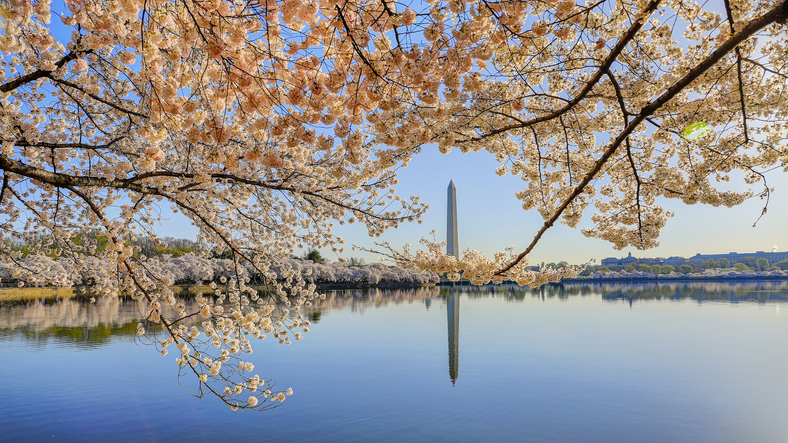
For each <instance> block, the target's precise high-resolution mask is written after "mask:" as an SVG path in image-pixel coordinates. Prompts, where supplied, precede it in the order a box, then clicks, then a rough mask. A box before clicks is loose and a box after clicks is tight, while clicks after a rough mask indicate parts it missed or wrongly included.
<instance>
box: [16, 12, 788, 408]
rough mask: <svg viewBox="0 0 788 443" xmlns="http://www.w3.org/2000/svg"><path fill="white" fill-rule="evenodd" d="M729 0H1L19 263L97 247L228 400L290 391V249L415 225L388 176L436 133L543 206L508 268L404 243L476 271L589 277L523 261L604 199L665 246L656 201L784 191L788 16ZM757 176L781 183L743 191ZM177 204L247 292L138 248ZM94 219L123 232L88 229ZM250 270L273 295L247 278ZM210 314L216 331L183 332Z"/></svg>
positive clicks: (171, 341) (611, 215) (241, 403)
mask: <svg viewBox="0 0 788 443" xmlns="http://www.w3.org/2000/svg"><path fill="white" fill-rule="evenodd" d="M717 6H718V9H716V10H714V9H710V8H709V7H708V5H700V4H698V3H696V2H694V1H684V0H648V1H646V0H619V1H612V0H596V1H593V0H591V1H588V2H586V3H585V4H582V5H580V4H577V3H576V2H575V1H574V0H543V1H539V0H532V1H517V0H511V1H507V0H503V1H499V0H496V1H491V0H468V1H463V0H450V1H438V0H425V1H412V2H395V1H390V0H352V1H347V0H267V1H260V0H233V1H230V0H145V1H143V0H123V1H119V0H109V1H104V0H102V1H98V0H65V1H64V6H63V8H62V10H53V9H52V7H51V4H50V1H49V0H32V1H31V0H2V1H0V20H2V26H3V33H2V35H0V51H2V53H3V58H2V69H0V94H2V96H0V109H2V111H0V141H1V142H2V148H1V149H0V169H1V170H2V173H3V176H2V185H0V214H2V215H0V233H2V234H1V235H2V240H1V241H0V248H2V251H1V253H0V256H2V259H3V261H5V262H7V263H8V264H10V265H11V266H22V263H21V260H22V259H23V258H27V257H23V256H22V254H21V252H20V251H18V250H16V249H14V248H13V246H12V245H13V244H14V242H17V241H19V240H20V239H23V240H26V241H27V240H30V241H27V243H28V244H34V243H35V244H36V245H37V246H36V248H37V249H36V250H35V251H28V253H33V254H38V255H39V256H50V255H54V256H59V257H60V260H61V261H66V262H68V263H71V264H72V266H76V267H79V266H81V265H79V263H84V262H85V258H86V257H97V258H98V259H99V260H100V261H101V262H103V263H107V264H108V265H107V266H109V269H111V270H112V276H113V278H112V279H111V280H112V282H108V281H107V279H104V278H102V279H100V281H104V282H106V283H105V287H104V288H99V290H102V289H103V290H102V292H103V293H105V294H108V295H112V294H118V293H129V294H132V295H133V296H134V297H139V298H142V299H144V300H146V301H147V303H148V307H147V309H148V316H147V323H150V324H155V325H158V326H159V327H161V328H163V329H164V330H165V331H166V333H167V334H168V336H169V337H168V338H167V339H165V340H163V341H162V342H161V343H160V346H161V347H163V348H164V349H163V350H162V352H163V353H166V351H167V347H168V346H170V345H175V346H176V347H177V348H178V351H179V354H180V356H179V357H178V359H177V362H178V364H179V365H181V367H182V368H184V369H185V370H186V371H191V372H193V373H194V375H195V376H197V377H198V379H199V380H200V385H199V387H200V388H201V391H200V392H203V391H202V389H205V390H206V392H208V391H210V392H212V393H214V394H216V395H218V396H219V397H221V398H222V399H223V400H224V401H225V402H227V403H228V404H229V405H230V406H231V407H233V408H239V407H240V408H262V407H263V405H270V404H271V399H274V401H279V402H281V401H282V400H284V398H285V397H286V393H284V392H278V393H277V392H274V391H271V390H270V389H269V388H265V389H263V388H262V385H261V382H260V380H259V378H257V379H256V378H254V376H251V375H248V369H249V366H248V365H246V363H245V362H243V361H241V360H240V358H241V357H240V356H241V355H242V354H241V353H242V352H243V351H248V350H251V344H250V343H251V342H250V340H249V338H250V337H260V336H262V335H264V334H267V333H274V334H276V336H277V337H278V338H279V340H280V342H282V343H289V341H290V340H289V337H290V335H288V334H289V333H290V331H291V330H293V329H294V328H299V327H302V328H303V327H305V326H304V325H305V324H306V322H305V321H304V320H303V318H301V317H300V314H295V316H293V315H290V314H292V313H293V312H296V313H297V312H298V311H299V309H300V308H301V307H302V306H303V305H304V304H305V303H307V302H308V301H309V300H310V299H311V298H314V296H315V286H314V284H311V283H307V282H306V281H305V280H304V279H303V277H302V276H301V274H300V273H299V272H297V271H296V270H295V269H293V266H291V265H290V264H288V263H287V262H285V261H284V259H285V258H286V257H288V256H289V255H290V254H292V253H293V252H294V251H295V250H296V249H298V248H302V247H303V248H324V247H331V248H333V249H334V250H336V251H341V250H342V244H343V241H342V239H341V238H339V237H337V236H336V235H335V234H333V232H332V228H333V226H334V224H335V223H340V224H343V223H355V222H360V223H363V224H364V225H365V226H366V227H367V228H368V230H369V233H370V235H372V236H379V235H381V234H382V233H383V232H384V231H385V230H386V229H388V228H396V227H397V226H398V224H399V223H402V222H405V221H418V220H420V217H421V214H422V213H423V212H424V210H425V209H426V207H425V206H424V205H423V204H421V203H420V202H419V200H418V197H410V198H409V199H408V198H406V199H402V198H400V197H399V196H397V195H396V194H395V193H394V192H393V189H392V186H394V185H395V184H396V181H397V179H396V170H397V168H399V167H404V166H407V164H408V162H409V161H410V160H411V159H412V158H413V156H414V155H417V154H418V153H419V152H420V151H421V149H423V147H424V146H426V145H428V144H437V146H438V147H439V149H440V150H441V151H442V152H448V151H449V150H451V149H460V150H462V151H463V152H468V151H481V150H485V151H487V152H489V153H490V154H491V155H493V156H494V157H495V158H496V160H497V161H498V162H500V167H499V168H498V169H497V172H498V173H499V174H501V175H503V174H506V173H511V174H513V175H516V176H519V177H521V178H522V179H523V181H524V188H523V189H522V191H521V192H519V193H518V194H517V197H518V198H519V199H520V200H521V201H522V202H523V208H524V209H525V210H531V209H535V210H537V211H539V213H540V214H541V215H542V216H543V217H544V219H545V223H544V225H543V227H542V228H541V229H540V230H539V231H538V232H537V233H536V235H535V237H534V239H533V241H532V242H531V243H530V244H529V245H528V246H527V247H526V248H525V249H524V250H522V251H520V252H518V251H515V250H514V249H511V250H508V251H504V252H501V253H498V254H496V255H495V256H494V257H493V258H492V259H491V258H488V257H484V256H483V255H481V254H480V253H478V252H476V251H466V252H465V253H464V254H463V256H462V258H461V259H460V260H457V259H455V258H454V257H453V256H447V255H446V254H445V253H443V248H442V245H441V244H440V243H439V242H435V241H431V240H426V239H425V240H423V243H424V246H425V248H424V249H422V250H418V251H414V252H411V251H410V250H409V249H405V250H395V249H394V248H389V249H387V250H384V252H386V251H387V252H386V253H388V254H389V255H391V256H392V257H393V258H394V259H395V260H396V261H397V262H398V263H400V264H404V265H407V266H410V267H413V268H416V269H431V270H433V271H436V272H449V275H450V276H452V277H454V278H457V277H459V276H460V275H463V276H465V277H467V278H470V279H471V280H472V281H473V282H475V283H482V282H487V281H502V280H504V279H511V280H516V281H517V282H519V283H521V284H529V285H538V284H541V283H544V282H546V281H548V280H554V279H558V278H561V277H562V276H565V275H574V274H576V273H577V269H573V268H571V267H566V268H562V269H543V270H541V271H531V270H528V269H527V259H526V256H527V255H528V253H529V252H530V251H531V250H532V249H533V247H534V246H535V245H536V243H537V242H538V241H539V240H540V239H541V237H542V235H543V233H544V232H545V231H546V230H547V229H549V228H550V227H551V226H553V225H554V224H555V223H556V222H561V223H565V224H568V225H569V226H577V225H578V223H579V222H580V220H581V218H582V216H583V215H584V213H585V210H586V209H587V208H588V207H589V206H591V205H593V206H594V210H595V212H594V214H593V215H591V221H592V222H593V223H594V225H593V227H592V228H589V229H587V230H585V231H584V233H585V234H586V235H589V236H593V237H598V238H603V239H606V240H609V241H611V242H613V244H614V245H615V246H616V247H619V248H622V247H626V246H635V247H638V248H649V247H652V246H655V245H656V244H657V243H656V242H657V237H658V235H659V231H660V229H661V228H662V227H663V226H664V225H665V223H666V220H667V219H668V218H669V217H670V215H671V214H670V212H669V211H666V210H665V209H664V208H663V207H661V206H660V205H659V204H658V203H657V200H658V199H659V198H676V199H681V200H682V201H684V202H685V203H688V204H694V203H704V204H712V205H725V206H734V205H736V204H738V203H740V202H742V201H743V200H744V199H746V198H748V197H750V196H752V195H754V194H760V195H762V196H764V197H766V198H767V199H768V195H769V192H770V189H769V187H768V184H767V183H766V178H767V175H766V173H767V172H768V171H770V170H773V169H775V168H784V167H785V164H786V161H788V152H787V150H786V145H785V139H786V137H785V135H786V112H788V111H786V110H788V103H786V100H788V99H787V98H786V97H788V94H786V92H787V91H786V78H787V74H788V71H786V67H785V60H786V59H788V41H786V40H787V39H788V32H786V25H785V21H786V18H788V6H786V2H785V0H761V1H747V0H725V1H724V3H723V4H719V5H717ZM739 177H743V180H744V181H745V182H746V183H749V184H756V183H760V184H761V186H762V188H763V189H764V190H763V191H762V192H759V191H755V192H733V191H730V190H728V189H727V188H726V184H725V183H726V182H727V181H729V180H730V179H732V178H733V179H737V178H739ZM160 205H167V206H170V207H172V208H173V209H174V210H176V211H179V212H182V213H183V214H184V215H185V216H186V217H188V218H189V219H190V220H191V221H192V222H193V223H194V224H195V225H196V226H197V227H198V228H199V231H200V238H199V240H200V242H202V243H204V244H206V245H210V246H212V247H215V248H216V251H217V252H218V253H220V254H221V253H223V252H227V253H229V257H231V258H230V259H229V260H230V264H231V266H230V267H229V268H228V267H224V269H218V270H217V269H214V273H215V274H216V275H220V274H221V278H222V279H224V280H226V281H227V283H228V286H227V288H226V289H222V288H217V297H218V298H217V303H216V304H215V305H211V306H209V305H208V304H207V302H206V303H203V304H201V306H200V309H199V312H186V311H185V306H184V305H183V304H182V303H179V302H177V301H176V300H175V298H174V297H173V296H172V294H171V291H170V290H169V289H168V285H169V284H171V283H172V282H173V280H174V278H175V276H174V275H173V273H172V272H168V271H167V270H166V269H165V268H164V267H163V266H162V262H161V261H160V260H153V259H147V257H145V256H144V254H140V253H139V251H135V248H134V246H133V245H134V239H135V238H137V237H147V236H153V235H155V234H154V229H155V225H156V224H157V223H158V222H159V221H160V219H159V215H158V212H159V207H160ZM85 228H91V229H97V230H98V231H100V232H102V233H103V234H104V235H103V237H105V241H106V243H107V244H106V245H100V244H98V238H99V237H96V238H94V239H83V240H80V241H75V240H74V239H75V234H76V233H77V232H80V231H81V230H83V229H85ZM33 239H36V241H35V242H33V241H32V240H33ZM42 239H43V240H42ZM163 248H164V247H163ZM273 268H275V269H276V271H274V270H273ZM247 269H251V270H252V271H253V273H255V274H259V275H262V276H263V277H264V283H267V284H269V285H271V287H272V288H273V289H272V291H271V292H270V294H259V293H258V292H257V291H255V290H254V289H252V288H250V287H248V286H247V285H246V282H247V281H246V280H247V279H248V278H249V277H248V275H249V274H250V273H252V272H250V271H248V270H247ZM333 272H334V273H335V274H337V273H340V274H342V273H343V272H344V271H342V270H339V269H336V270H334V271H333ZM388 272H393V271H388ZM278 276H279V277H284V278H283V280H280V279H278V278H277V277H278ZM380 279H382V280H385V279H386V277H385V276H384V275H383V274H382V275H381V276H380ZM203 301H205V300H203ZM162 304H168V305H171V306H173V307H175V311H176V313H177V314H175V315H174V316H171V315H165V314H164V313H163V312H164V311H162ZM198 316H199V317H201V318H203V320H204V321H203V323H202V324H201V328H197V327H196V326H195V327H193V328H189V327H186V326H185V324H184V323H183V322H182V319H183V318H193V317H198ZM143 331H144V325H143V324H142V323H141V325H140V333H141V334H142V333H143ZM201 334H202V337H203V340H205V341H201V340H200V339H199V338H198V337H200V335H201ZM297 334H299V335H298V337H297V338H300V333H297ZM206 336H207V339H205V338H204V337H206ZM201 343H202V344H205V345H208V346H209V347H208V348H209V349H210V347H212V346H213V347H215V349H216V352H217V354H212V356H209V354H208V353H207V351H206V350H205V349H204V348H203V347H201V346H202V345H201ZM233 358H235V359H237V360H238V361H237V362H236V363H238V364H236V365H234V366H232V368H235V369H233V370H229V369H227V368H228V367H230V365H228V362H229V361H230V360H231V359H233ZM225 370H226V371H225ZM223 371H225V372H223ZM227 371H229V373H231V375H232V376H233V377H236V378H240V380H238V381H237V382H234V384H233V383H231V382H230V381H229V380H230V378H227V377H229V376H228V375H227V374H228V372H227ZM214 382H215V383H217V384H213V383H214ZM246 396H248V398H247V397H246Z"/></svg>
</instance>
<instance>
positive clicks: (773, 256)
mask: <svg viewBox="0 0 788 443" xmlns="http://www.w3.org/2000/svg"><path fill="white" fill-rule="evenodd" d="M749 257H754V258H755V259H756V260H758V259H759V258H765V259H766V260H769V264H772V265H773V264H775V263H777V262H778V261H783V260H788V252H764V251H758V252H743V253H738V252H729V253H727V254H695V255H693V256H692V257H690V262H692V263H701V262H704V261H706V260H715V261H716V260H719V259H721V258H725V259H728V261H729V262H730V263H731V264H732V265H733V264H735V263H742V262H743V261H744V259H745V258H749Z"/></svg>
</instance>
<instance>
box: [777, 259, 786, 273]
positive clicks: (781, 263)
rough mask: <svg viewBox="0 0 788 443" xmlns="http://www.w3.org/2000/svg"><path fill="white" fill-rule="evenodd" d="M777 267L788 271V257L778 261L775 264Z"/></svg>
mask: <svg viewBox="0 0 788 443" xmlns="http://www.w3.org/2000/svg"><path fill="white" fill-rule="evenodd" d="M774 267H775V268H778V269H782V270H783V271H788V259H785V260H783V261H778V262H777V263H775V264H774Z"/></svg>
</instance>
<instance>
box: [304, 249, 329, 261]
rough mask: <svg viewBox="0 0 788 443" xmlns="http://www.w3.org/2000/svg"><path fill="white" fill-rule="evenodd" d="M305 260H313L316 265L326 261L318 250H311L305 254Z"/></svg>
mask: <svg viewBox="0 0 788 443" xmlns="http://www.w3.org/2000/svg"><path fill="white" fill-rule="evenodd" d="M304 260H312V261H313V262H315V263H323V262H324V261H326V260H325V259H324V258H323V256H322V255H320V251H318V250H317V249H310V250H309V251H307V252H304Z"/></svg>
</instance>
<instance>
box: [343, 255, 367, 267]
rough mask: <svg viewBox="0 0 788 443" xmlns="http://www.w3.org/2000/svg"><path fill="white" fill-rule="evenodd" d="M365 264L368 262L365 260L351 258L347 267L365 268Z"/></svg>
mask: <svg viewBox="0 0 788 443" xmlns="http://www.w3.org/2000/svg"><path fill="white" fill-rule="evenodd" d="M365 264H366V262H364V259H363V258H356V257H350V259H349V260H348V261H347V265H348V266H350V267H353V268H358V267H361V266H364V265H365Z"/></svg>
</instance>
